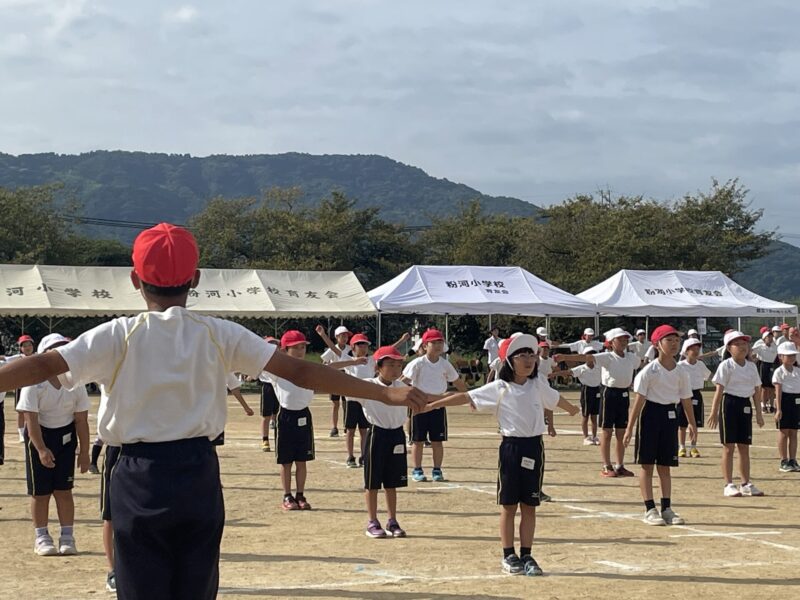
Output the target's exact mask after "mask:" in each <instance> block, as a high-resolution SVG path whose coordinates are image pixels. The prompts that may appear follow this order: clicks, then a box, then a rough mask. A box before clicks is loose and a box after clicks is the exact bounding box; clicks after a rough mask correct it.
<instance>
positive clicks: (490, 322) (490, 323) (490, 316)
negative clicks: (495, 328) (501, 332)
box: [489, 314, 492, 333]
mask: <svg viewBox="0 0 800 600" xmlns="http://www.w3.org/2000/svg"><path fill="white" fill-rule="evenodd" d="M491 332H492V315H491V314H490V315H489V333H491Z"/></svg>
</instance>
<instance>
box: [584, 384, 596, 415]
mask: <svg viewBox="0 0 800 600" xmlns="http://www.w3.org/2000/svg"><path fill="white" fill-rule="evenodd" d="M599 414H600V387H599V386H598V387H590V386H588V385H583V384H581V416H583V417H588V416H589V415H599Z"/></svg>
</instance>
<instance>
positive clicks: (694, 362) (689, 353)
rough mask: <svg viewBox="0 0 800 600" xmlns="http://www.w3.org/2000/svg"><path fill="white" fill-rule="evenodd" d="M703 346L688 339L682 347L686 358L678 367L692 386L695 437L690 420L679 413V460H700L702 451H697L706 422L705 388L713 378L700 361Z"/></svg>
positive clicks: (694, 339) (693, 339) (680, 411)
mask: <svg viewBox="0 0 800 600" xmlns="http://www.w3.org/2000/svg"><path fill="white" fill-rule="evenodd" d="M702 347H703V344H702V342H701V341H700V340H699V339H697V338H687V339H686V341H685V342H683V346H681V356H684V357H685V358H684V359H683V360H681V361H680V362H679V363H678V365H679V366H680V367H681V368H683V369H684V370H685V371H686V372H687V373H689V383H690V384H691V386H692V412H693V417H694V424H695V429H694V435H692V429H691V428H689V421H690V420H689V419H688V418H687V417H686V414H685V413H684V412H683V411H682V410H679V411H678V427H679V429H678V445H679V448H678V458H684V457H686V456H690V457H691V458H700V451H699V450H698V449H697V437H698V435H697V430H698V429H700V428H701V427H702V426H703V423H704V422H705V414H704V412H705V411H704V407H703V387H704V386H705V382H706V381H708V379H709V378H710V377H711V371H709V370H708V367H707V366H706V365H705V363H704V362H703V361H701V360H698V357H699V355H700V350H702ZM687 429H689V443H690V444H691V448H690V449H689V450H688V451H687V450H686V430H687Z"/></svg>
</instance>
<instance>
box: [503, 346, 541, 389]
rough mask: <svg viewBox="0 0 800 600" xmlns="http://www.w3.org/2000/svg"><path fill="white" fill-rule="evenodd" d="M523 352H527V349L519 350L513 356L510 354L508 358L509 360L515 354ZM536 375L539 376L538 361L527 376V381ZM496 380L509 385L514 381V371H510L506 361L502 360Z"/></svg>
mask: <svg viewBox="0 0 800 600" xmlns="http://www.w3.org/2000/svg"><path fill="white" fill-rule="evenodd" d="M524 350H529V348H520V349H519V350H517V351H516V352H514V354H512V355H511V356H509V357H508V358H509V359H511V358H514V357H515V356H516V355H517V354H519V353H520V352H522V351H524ZM537 375H539V362H538V361H537V362H536V364H535V365H534V367H533V371H532V372H531V374H530V375H528V379H533V378H534V377H536V376H537ZM497 378H498V379H502V380H503V381H506V382H509V383H511V382H512V381H514V369H512V368H511V365H510V364H508V360H504V361H503V362H502V363H501V365H500V371H499V372H498V373H497Z"/></svg>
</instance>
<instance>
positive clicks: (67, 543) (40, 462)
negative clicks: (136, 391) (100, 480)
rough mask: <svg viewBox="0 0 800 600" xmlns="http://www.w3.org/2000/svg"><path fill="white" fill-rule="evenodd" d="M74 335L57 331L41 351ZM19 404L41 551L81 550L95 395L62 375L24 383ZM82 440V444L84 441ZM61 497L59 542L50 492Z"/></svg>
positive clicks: (52, 348)
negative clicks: (82, 476)
mask: <svg viewBox="0 0 800 600" xmlns="http://www.w3.org/2000/svg"><path fill="white" fill-rule="evenodd" d="M69 341H70V340H69V339H68V338H65V337H64V336H62V335H60V334H58V333H51V334H49V335H46V336H44V337H43V338H42V341H41V342H39V354H43V353H45V352H54V351H55V350H56V348H59V347H61V346H63V345H64V344H67V343H68V342H69ZM17 410H18V411H19V412H20V414H22V415H23V416H24V417H25V475H26V479H27V483H28V495H29V496H31V515H32V516H33V527H34V528H35V530H36V541H35V542H34V552H36V554H38V555H40V556H51V555H54V554H77V553H78V550H77V548H76V547H75V537H74V532H73V525H74V519H75V502H74V501H73V498H72V488H73V486H74V480H75V454H76V450H78V447H79V446H80V450H79V452H78V465H79V467H80V470H81V473H86V471H88V470H89V420H88V416H89V396H88V394H87V393H86V388H85V387H83V386H80V387H78V388H76V389H75V390H69V389H67V388H66V387H65V386H63V385H62V384H61V383H60V382H59V381H58V380H57V379H51V380H48V381H43V382H42V383H38V384H36V385H31V386H28V387H24V388H22V390H21V392H20V398H19V403H18V404H17ZM79 443H80V444H79ZM51 496H53V497H55V500H56V506H57V507H58V520H59V523H60V524H61V536H60V538H59V541H58V548H56V546H55V544H54V543H53V538H52V537H51V536H50V532H49V531H48V528H47V521H48V513H49V509H50V497H51Z"/></svg>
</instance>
